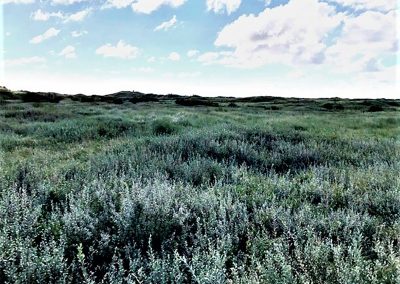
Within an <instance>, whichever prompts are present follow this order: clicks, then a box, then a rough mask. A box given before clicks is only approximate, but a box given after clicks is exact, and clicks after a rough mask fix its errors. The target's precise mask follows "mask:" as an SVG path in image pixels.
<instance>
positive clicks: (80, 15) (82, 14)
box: [64, 8, 92, 23]
mask: <svg viewBox="0 0 400 284" xmlns="http://www.w3.org/2000/svg"><path fill="white" fill-rule="evenodd" d="M91 12H92V9H91V8H87V9H85V10H82V11H79V12H76V13H74V14H71V15H69V16H66V17H65V20H64V22H66V23H67V22H81V21H83V20H84V19H85V18H86V17H87V16H89V14H90V13H91Z"/></svg>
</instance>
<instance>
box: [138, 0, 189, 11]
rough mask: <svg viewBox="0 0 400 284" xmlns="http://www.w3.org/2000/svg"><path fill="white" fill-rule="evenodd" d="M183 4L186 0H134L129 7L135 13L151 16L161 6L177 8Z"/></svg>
mask: <svg viewBox="0 0 400 284" xmlns="http://www.w3.org/2000/svg"><path fill="white" fill-rule="evenodd" d="M185 2H186V0H134V1H133V2H132V5H131V7H132V9H133V11H135V12H137V13H143V14H151V13H152V12H154V11H156V10H158V9H159V8H160V7H161V6H170V7H173V8H177V7H179V6H181V5H183V4H184V3H185Z"/></svg>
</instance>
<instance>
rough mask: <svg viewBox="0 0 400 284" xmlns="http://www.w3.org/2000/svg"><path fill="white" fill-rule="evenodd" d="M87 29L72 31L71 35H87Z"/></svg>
mask: <svg viewBox="0 0 400 284" xmlns="http://www.w3.org/2000/svg"><path fill="white" fill-rule="evenodd" d="M87 34H88V31H72V32H71V36H72V37H81V36H83V35H87Z"/></svg>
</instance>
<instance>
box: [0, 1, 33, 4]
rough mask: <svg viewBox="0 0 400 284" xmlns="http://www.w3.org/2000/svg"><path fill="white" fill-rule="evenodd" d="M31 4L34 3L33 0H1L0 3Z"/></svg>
mask: <svg viewBox="0 0 400 284" xmlns="http://www.w3.org/2000/svg"><path fill="white" fill-rule="evenodd" d="M11 3H12V4H32V3H35V0H2V1H1V3H0V5H1V4H11Z"/></svg>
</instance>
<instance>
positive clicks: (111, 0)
mask: <svg viewBox="0 0 400 284" xmlns="http://www.w3.org/2000/svg"><path fill="white" fill-rule="evenodd" d="M133 1H134V0H107V2H106V3H105V4H104V5H103V6H101V9H108V8H117V9H121V8H126V7H128V6H129V5H131V4H132V3H133Z"/></svg>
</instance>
